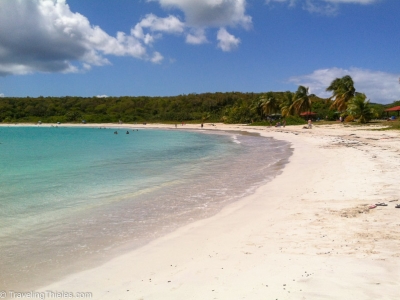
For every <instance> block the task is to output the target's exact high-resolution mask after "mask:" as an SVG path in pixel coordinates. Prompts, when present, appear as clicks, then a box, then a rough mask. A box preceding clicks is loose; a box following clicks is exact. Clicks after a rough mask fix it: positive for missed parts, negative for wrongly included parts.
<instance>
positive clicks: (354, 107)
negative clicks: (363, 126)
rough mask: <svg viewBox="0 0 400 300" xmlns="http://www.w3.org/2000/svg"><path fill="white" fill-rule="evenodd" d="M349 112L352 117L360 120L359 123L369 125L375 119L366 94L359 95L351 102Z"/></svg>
mask: <svg viewBox="0 0 400 300" xmlns="http://www.w3.org/2000/svg"><path fill="white" fill-rule="evenodd" d="M347 112H348V114H349V115H350V116H353V117H354V118H355V119H358V122H359V123H367V122H368V121H370V120H371V119H372V117H373V111H372V110H371V107H370V106H369V101H368V100H367V97H366V96H365V94H361V93H357V94H356V96H355V97H353V98H352V99H351V100H350V101H349V103H348V107H347Z"/></svg>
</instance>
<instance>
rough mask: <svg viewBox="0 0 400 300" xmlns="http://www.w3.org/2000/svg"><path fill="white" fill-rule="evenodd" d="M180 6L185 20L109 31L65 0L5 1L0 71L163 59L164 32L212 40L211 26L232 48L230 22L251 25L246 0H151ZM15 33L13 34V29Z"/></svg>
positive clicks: (151, 18) (156, 20) (148, 19)
mask: <svg viewBox="0 0 400 300" xmlns="http://www.w3.org/2000/svg"><path fill="white" fill-rule="evenodd" d="M149 1H158V2H159V3H160V5H161V6H162V7H163V8H168V9H169V8H173V9H179V10H181V11H182V12H183V13H184V16H185V22H184V21H181V20H180V18H179V17H177V16H174V15H169V16H168V17H165V18H161V17H158V16H155V15H154V14H148V15H146V16H145V17H144V18H143V19H142V20H140V21H139V22H138V23H137V24H136V25H134V26H133V28H132V30H131V32H130V33H124V32H117V34H116V36H110V35H109V34H107V33H106V32H105V31H104V30H102V29H101V28H100V27H99V26H95V25H92V24H91V23H90V22H89V20H88V19H87V18H86V17H85V16H83V15H81V14H79V13H74V12H72V11H71V10H70V8H69V6H68V4H67V1H66V0H1V1H0V28H1V30H0V76H6V75H21V74H28V73H33V72H49V73H52V72H64V73H68V72H79V71H84V70H89V69H91V68H92V67H93V66H103V65H107V64H110V61H109V60H108V58H107V56H130V57H134V58H137V59H142V60H147V61H150V62H153V63H160V62H161V61H162V60H163V56H162V54H161V53H159V52H157V51H154V50H152V46H153V44H154V43H155V41H156V40H157V39H160V38H161V37H162V36H163V34H175V35H181V36H184V37H185V40H186V43H188V44H194V45H198V44H204V43H208V39H207V36H206V30H207V28H218V29H220V31H219V32H218V47H219V48H221V49H222V50H223V51H230V50H231V49H233V48H234V47H235V46H237V45H238V44H239V39H237V38H235V37H234V36H233V35H231V34H228V33H227V31H226V29H225V27H226V26H241V27H244V28H249V27H250V26H251V17H250V16H248V15H246V13H245V6H246V0H204V1H192V0H149ZM221 28H224V29H221ZM10 33H12V34H10Z"/></svg>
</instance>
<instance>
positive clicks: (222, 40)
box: [217, 28, 240, 52]
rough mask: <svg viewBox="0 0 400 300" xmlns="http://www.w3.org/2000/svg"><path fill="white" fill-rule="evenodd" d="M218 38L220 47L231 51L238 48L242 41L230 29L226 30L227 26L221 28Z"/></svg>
mask: <svg viewBox="0 0 400 300" xmlns="http://www.w3.org/2000/svg"><path fill="white" fill-rule="evenodd" d="M217 40H218V47H219V48H221V49H222V51H225V52H227V51H231V50H232V49H234V48H236V47H237V46H238V45H239V43H240V39H238V38H236V37H235V36H233V35H232V34H230V33H229V32H228V31H226V29H225V28H221V29H220V30H219V31H218V34H217Z"/></svg>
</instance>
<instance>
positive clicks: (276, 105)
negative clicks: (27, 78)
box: [0, 76, 386, 124]
mask: <svg viewBox="0 0 400 300" xmlns="http://www.w3.org/2000/svg"><path fill="white" fill-rule="evenodd" d="M326 90H327V91H329V92H331V94H332V96H331V97H329V98H325V99H324V98H320V97H317V96H316V95H314V94H310V93H309V89H308V87H305V86H299V87H298V89H297V90H296V91H295V92H291V91H286V92H272V91H271V92H267V93H240V92H227V93H203V94H188V95H178V96H172V97H146V96H138V97H131V96H123V97H107V98H98V97H70V96H67V97H38V98H30V97H26V98H14V97H4V98H0V122H4V123H11V122H38V121H42V122H48V123H56V122H61V123H63V122H82V121H83V120H84V121H86V122H88V123H100V122H118V121H120V120H121V121H123V122H128V123H135V122H182V121H184V122H221V121H222V122H225V123H254V122H265V121H267V120H271V119H276V118H285V119H287V120H288V121H289V122H288V124H290V123H302V122H304V118H308V117H311V116H312V117H313V118H319V119H326V120H335V119H338V118H339V117H342V118H344V119H346V120H347V121H352V120H357V121H358V122H361V123H364V122H368V121H369V120H371V119H372V118H379V117H382V116H383V113H384V109H385V108H386V107H385V106H384V105H380V104H372V103H370V102H369V101H368V100H367V97H366V95H365V94H363V93H358V92H356V90H355V88H354V82H353V80H352V78H351V77H350V76H344V77H342V78H336V79H335V80H333V81H332V83H331V84H330V85H329V86H328V87H327V88H326ZM302 115H303V117H302Z"/></svg>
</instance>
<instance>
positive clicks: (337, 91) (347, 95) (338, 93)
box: [326, 75, 356, 111]
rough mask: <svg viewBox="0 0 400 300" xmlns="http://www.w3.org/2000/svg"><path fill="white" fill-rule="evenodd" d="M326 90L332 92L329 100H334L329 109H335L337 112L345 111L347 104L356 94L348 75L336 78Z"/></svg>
mask: <svg viewBox="0 0 400 300" xmlns="http://www.w3.org/2000/svg"><path fill="white" fill-rule="evenodd" d="M326 90H327V91H328V92H332V97H331V98H330V99H334V100H333V103H332V105H331V109H332V108H336V109H337V110H338V111H344V110H346V108H347V103H348V102H349V101H350V100H351V99H352V98H353V97H354V95H355V92H356V89H355V88H354V82H353V79H352V78H351V77H350V76H349V75H346V76H343V77H342V78H336V79H335V80H333V81H332V82H331V84H330V86H328V87H327V88H326Z"/></svg>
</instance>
